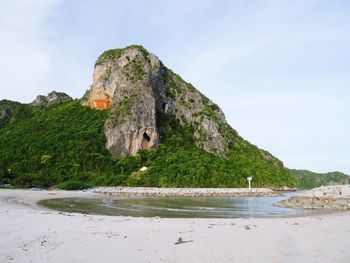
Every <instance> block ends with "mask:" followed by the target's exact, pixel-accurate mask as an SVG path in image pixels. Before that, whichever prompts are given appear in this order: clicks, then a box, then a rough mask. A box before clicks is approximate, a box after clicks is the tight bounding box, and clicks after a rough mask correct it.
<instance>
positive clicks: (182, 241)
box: [174, 237, 193, 245]
mask: <svg viewBox="0 0 350 263" xmlns="http://www.w3.org/2000/svg"><path fill="white" fill-rule="evenodd" d="M189 242H193V240H186V241H185V240H183V239H182V237H179V238H178V240H177V241H176V242H175V243H174V244H175V245H180V244H184V243H189Z"/></svg>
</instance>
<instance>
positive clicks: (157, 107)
mask: <svg viewBox="0 0 350 263" xmlns="http://www.w3.org/2000/svg"><path fill="white" fill-rule="evenodd" d="M82 104H83V105H86V106H89V107H91V108H93V109H97V110H104V109H110V110H111V114H110V117H109V118H108V120H107V121H106V124H105V134H106V137H107V145H106V146H107V148H108V150H109V151H110V152H111V153H112V154H113V155H114V156H117V157H120V156H124V155H135V154H136V153H137V151H139V150H141V149H151V148H155V147H157V145H158V144H159V143H160V139H161V127H159V126H158V116H159V114H165V115H168V116H173V117H175V118H177V119H178V120H179V121H180V123H181V124H182V125H187V126H190V127H192V129H193V136H194V138H195V143H196V145H197V146H198V147H200V148H202V149H204V150H205V151H207V152H211V153H214V154H216V155H219V156H222V157H224V158H229V157H230V156H231V155H232V149H233V147H244V146H245V145H246V144H247V143H248V142H246V141H245V140H243V139H242V138H241V137H239V135H238V134H237V133H236V131H235V130H233V129H232V128H231V127H230V126H229V125H228V124H227V121H226V119H225V116H224V114H223V112H222V110H221V109H220V108H219V107H218V106H217V105H216V104H215V103H213V102H212V101H211V100H209V99H208V98H207V97H206V96H204V95H203V94H201V93H200V92H199V91H198V90H197V89H195V88H194V87H193V86H192V85H191V84H190V83H187V82H185V81H184V80H183V79H182V78H181V77H180V76H178V75H177V74H175V73H173V72H172V71H171V70H170V69H168V68H166V67H165V66H164V65H163V64H162V62H161V61H160V60H159V59H158V58H157V57H156V56H155V55H153V54H151V53H149V52H148V51H147V50H145V49H144V48H143V47H141V46H130V47H127V48H124V49H113V50H108V51H106V52H104V53H103V54H102V55H101V56H100V57H99V58H98V60H97V61H96V64H95V69H94V75H93V83H92V87H91V89H90V90H89V91H88V92H87V93H86V95H85V96H84V98H83V99H82ZM261 154H262V156H263V158H264V159H266V160H269V161H271V159H273V160H276V165H277V162H278V165H279V161H278V160H277V159H275V158H274V157H273V156H272V155H270V154H269V153H267V152H265V151H262V152H261Z"/></svg>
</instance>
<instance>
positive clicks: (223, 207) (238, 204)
mask: <svg viewBox="0 0 350 263" xmlns="http://www.w3.org/2000/svg"><path fill="white" fill-rule="evenodd" d="M289 195H290V194H289ZM287 197H288V196H287V195H286V194H285V195H283V196H278V197H230V198H213V197H211V198H188V197H186V198H179V197H177V198H170V197H167V198H123V199H120V198H113V197H102V198H59V199H49V200H43V201H41V202H40V204H41V205H44V206H46V207H48V208H51V209H56V210H60V211H64V212H79V213H86V214H100V215H118V216H135V217H155V216H158V217H164V218H238V217H240V218H247V217H274V216H283V215H292V214H301V213H305V212H306V211H303V210H295V209H287V208H280V207H276V206H274V205H273V204H274V203H276V202H278V201H280V200H282V199H284V198H287Z"/></svg>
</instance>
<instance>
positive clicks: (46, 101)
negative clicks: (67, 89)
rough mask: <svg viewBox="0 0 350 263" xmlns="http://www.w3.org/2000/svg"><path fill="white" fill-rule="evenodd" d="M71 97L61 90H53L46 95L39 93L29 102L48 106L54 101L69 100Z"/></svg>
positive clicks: (54, 102)
mask: <svg viewBox="0 0 350 263" xmlns="http://www.w3.org/2000/svg"><path fill="white" fill-rule="evenodd" d="M70 100H72V98H71V97H70V96H68V95H67V94H66V93H63V92H56V91H53V92H51V93H49V94H48V95H47V96H42V95H39V96H37V97H36V99H35V100H34V101H33V102H32V103H31V104H32V105H33V106H45V107H47V106H50V105H53V104H56V103H61V102H65V101H70Z"/></svg>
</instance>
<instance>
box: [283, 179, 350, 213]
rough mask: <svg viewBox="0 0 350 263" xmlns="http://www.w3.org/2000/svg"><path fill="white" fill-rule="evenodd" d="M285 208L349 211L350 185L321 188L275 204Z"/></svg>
mask: <svg viewBox="0 0 350 263" xmlns="http://www.w3.org/2000/svg"><path fill="white" fill-rule="evenodd" d="M277 205H278V206H281V207H287V208H303V209H341V210H350V185H335V186H322V187H319V188H315V189H312V190H309V191H305V192H303V193H301V194H300V195H297V196H293V197H290V198H289V199H286V200H282V201H281V202H279V203H278V204H277Z"/></svg>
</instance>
